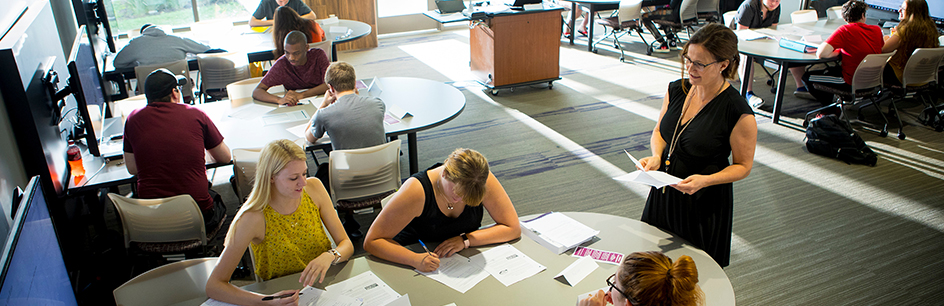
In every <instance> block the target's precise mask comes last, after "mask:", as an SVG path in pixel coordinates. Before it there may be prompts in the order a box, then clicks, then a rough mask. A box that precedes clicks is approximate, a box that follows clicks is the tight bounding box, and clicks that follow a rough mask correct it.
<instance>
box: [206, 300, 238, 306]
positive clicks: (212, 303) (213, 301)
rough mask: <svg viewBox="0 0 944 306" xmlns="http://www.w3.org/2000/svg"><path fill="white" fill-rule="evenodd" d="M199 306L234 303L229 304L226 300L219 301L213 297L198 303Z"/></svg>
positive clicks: (221, 305)
mask: <svg viewBox="0 0 944 306" xmlns="http://www.w3.org/2000/svg"><path fill="white" fill-rule="evenodd" d="M200 306H236V305H235V304H230V303H227V302H220V301H217V300H214V299H208V300H206V301H205V302H203V304H200Z"/></svg>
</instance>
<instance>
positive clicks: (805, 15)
mask: <svg viewBox="0 0 944 306" xmlns="http://www.w3.org/2000/svg"><path fill="white" fill-rule="evenodd" d="M817 20H819V15H817V14H816V11H815V10H799V11H795V12H793V13H790V22H792V23H804V22H814V21H817Z"/></svg>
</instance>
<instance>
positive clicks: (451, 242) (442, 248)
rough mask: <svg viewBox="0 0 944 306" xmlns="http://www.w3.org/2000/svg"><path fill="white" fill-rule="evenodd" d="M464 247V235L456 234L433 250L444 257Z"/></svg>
mask: <svg viewBox="0 0 944 306" xmlns="http://www.w3.org/2000/svg"><path fill="white" fill-rule="evenodd" d="M462 249H465V242H463V241H462V237H459V236H455V237H452V238H449V239H446V240H445V241H443V242H442V243H440V244H439V246H437V247H436V250H435V251H433V252H434V253H436V255H437V256H439V257H440V258H443V257H449V256H452V254H455V253H456V252H458V251H462Z"/></svg>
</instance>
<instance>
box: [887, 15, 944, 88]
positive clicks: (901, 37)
mask: <svg viewBox="0 0 944 306" xmlns="http://www.w3.org/2000/svg"><path fill="white" fill-rule="evenodd" d="M898 18H899V19H900V20H901V22H899V23H898V26H896V27H895V28H893V29H892V34H891V35H889V36H886V37H885V45H884V46H882V53H888V52H892V50H898V52H895V55H893V56H892V58H891V59H889V60H888V67H891V69H885V77H884V78H883V79H882V80H883V81H884V82H885V83H888V84H893V85H901V76H902V73H903V72H904V71H905V64H906V63H908V59H909V58H911V54H912V53H914V50H915V49H918V48H937V47H938V46H940V41H938V32H937V27H936V26H935V25H934V21H932V20H931V15H930V13H928V3H927V2H925V0H905V1H904V2H902V3H901V8H899V9H898ZM888 67H886V68H888ZM892 73H894V75H892ZM892 76H894V77H892Z"/></svg>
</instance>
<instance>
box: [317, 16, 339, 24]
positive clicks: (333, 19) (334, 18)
mask: <svg viewBox="0 0 944 306" xmlns="http://www.w3.org/2000/svg"><path fill="white" fill-rule="evenodd" d="M320 21H321V24H322V25H329V24H335V23H338V17H337V16H334V15H331V17H330V18H325V19H322V20H320Z"/></svg>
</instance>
